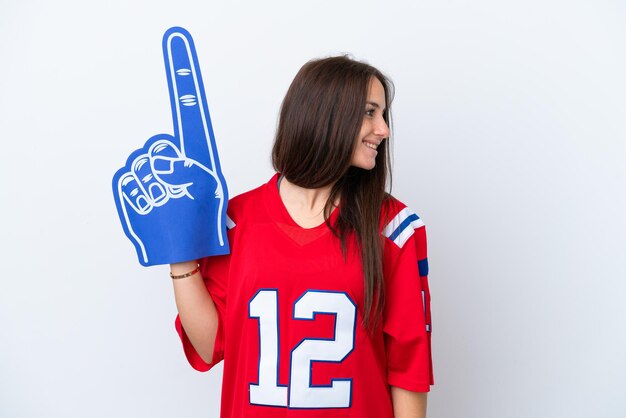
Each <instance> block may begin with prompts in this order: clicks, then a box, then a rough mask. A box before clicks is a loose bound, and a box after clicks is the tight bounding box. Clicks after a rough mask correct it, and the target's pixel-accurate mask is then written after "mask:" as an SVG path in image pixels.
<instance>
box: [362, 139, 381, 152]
mask: <svg viewBox="0 0 626 418" xmlns="http://www.w3.org/2000/svg"><path fill="white" fill-rule="evenodd" d="M362 142H363V144H364V145H365V146H366V147H368V148H371V149H373V150H376V148H378V145H379V144H373V143H371V142H367V141H362Z"/></svg>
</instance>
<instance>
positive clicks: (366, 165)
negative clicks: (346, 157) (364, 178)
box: [352, 161, 376, 171]
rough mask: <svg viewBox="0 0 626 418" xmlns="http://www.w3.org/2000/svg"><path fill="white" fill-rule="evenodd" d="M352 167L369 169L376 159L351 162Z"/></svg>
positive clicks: (372, 166) (374, 165) (373, 165)
mask: <svg viewBox="0 0 626 418" xmlns="http://www.w3.org/2000/svg"><path fill="white" fill-rule="evenodd" d="M352 167H356V168H360V169H362V170H367V171H369V170H371V169H373V168H374V167H376V161H372V162H371V163H363V162H356V161H355V162H353V163H352Z"/></svg>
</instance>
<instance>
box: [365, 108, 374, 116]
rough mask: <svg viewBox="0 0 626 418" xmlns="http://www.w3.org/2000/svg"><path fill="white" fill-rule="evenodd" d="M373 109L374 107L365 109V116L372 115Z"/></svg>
mask: <svg viewBox="0 0 626 418" xmlns="http://www.w3.org/2000/svg"><path fill="white" fill-rule="evenodd" d="M375 110H376V109H367V110H366V111H365V114H366V115H367V116H369V117H373V116H374V112H375Z"/></svg>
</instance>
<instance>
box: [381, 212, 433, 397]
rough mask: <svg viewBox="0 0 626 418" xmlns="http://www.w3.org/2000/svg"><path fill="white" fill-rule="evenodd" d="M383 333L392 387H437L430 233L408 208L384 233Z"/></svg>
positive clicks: (393, 219)
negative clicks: (429, 277)
mask: <svg viewBox="0 0 626 418" xmlns="http://www.w3.org/2000/svg"><path fill="white" fill-rule="evenodd" d="M383 234H384V235H385V237H386V238H387V239H386V241H385V253H384V267H383V271H384V274H385V292H386V293H385V308H384V311H383V334H384V339H385V350H386V353H387V380H388V383H389V385H392V386H397V387H401V388H403V389H406V390H411V391H415V392H428V391H429V390H430V385H432V384H433V371H432V355H431V343H430V342H431V337H430V333H431V320H430V292H429V288H428V258H427V247H426V228H425V226H424V223H423V222H422V220H421V219H420V218H419V217H418V216H417V215H416V214H415V213H414V212H412V211H411V210H410V209H409V208H407V207H404V208H402V209H400V210H399V211H398V212H397V214H396V215H395V216H394V217H393V218H392V219H391V221H390V222H389V223H388V224H387V225H386V226H385V228H384V229H383Z"/></svg>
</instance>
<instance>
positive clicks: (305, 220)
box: [279, 177, 337, 228]
mask: <svg viewBox="0 0 626 418" xmlns="http://www.w3.org/2000/svg"><path fill="white" fill-rule="evenodd" d="M332 187H333V184H330V185H328V186H324V187H320V188H318V189H306V188H304V187H300V186H297V185H295V184H293V183H290V182H289V181H288V180H287V179H286V178H284V177H283V179H282V181H281V182H280V189H279V194H280V198H281V199H282V201H283V203H284V205H285V207H286V208H287V211H288V212H289V214H290V215H291V217H292V218H293V219H294V221H295V222H296V223H297V224H299V225H300V226H302V227H304V228H311V227H314V226H317V225H319V224H321V223H323V222H324V206H326V202H327V201H328V197H329V196H330V192H331V190H332ZM336 205H337V203H335V206H336Z"/></svg>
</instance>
